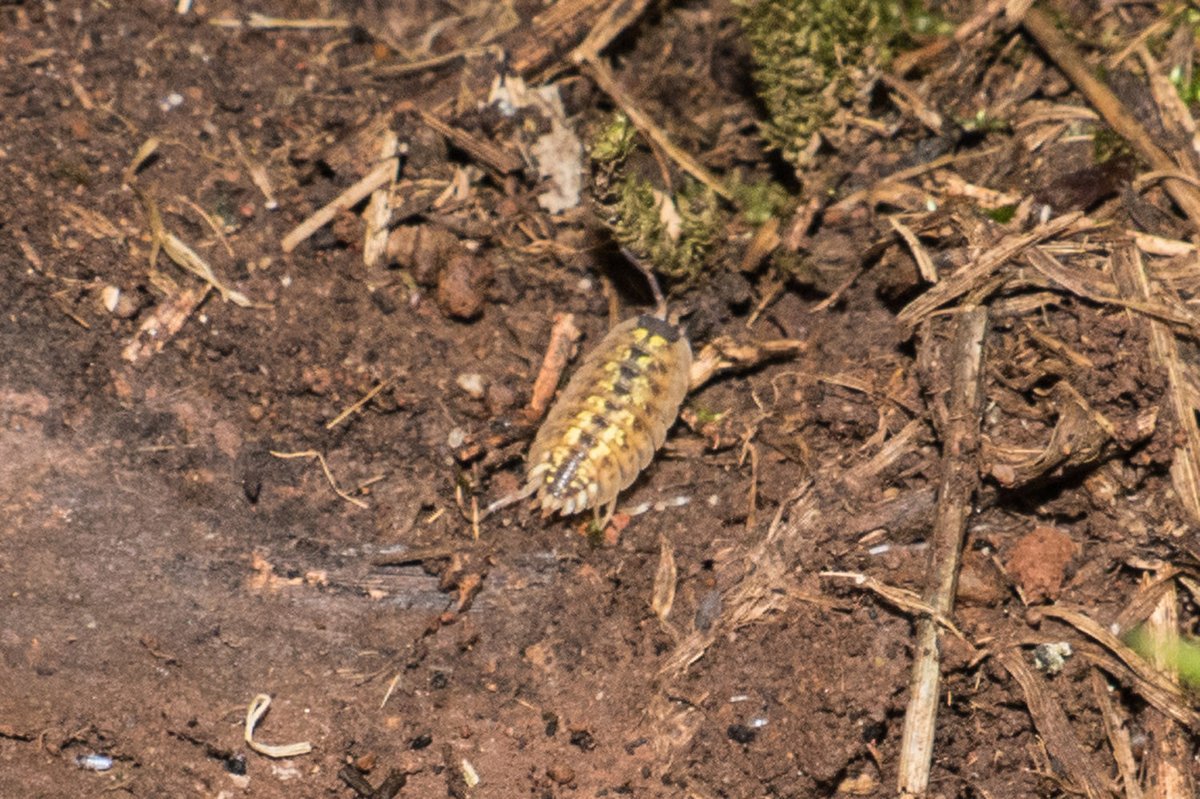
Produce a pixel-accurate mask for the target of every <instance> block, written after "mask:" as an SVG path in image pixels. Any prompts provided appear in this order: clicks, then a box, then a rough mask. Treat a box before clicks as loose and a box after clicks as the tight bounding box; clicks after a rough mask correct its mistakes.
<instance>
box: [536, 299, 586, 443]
mask: <svg viewBox="0 0 1200 799" xmlns="http://www.w3.org/2000/svg"><path fill="white" fill-rule="evenodd" d="M579 335H580V334H579V328H577V327H575V316H574V315H573V314H569V313H565V314H564V313H560V314H555V316H554V327H553V328H551V330H550V344H549V345H548V346H547V347H546V355H545V357H543V358H542V368H541V369H539V370H538V374H537V378H536V379H535V380H534V381H533V394H532V396H530V398H529V409H528V414H529V417H530V419H533V420H536V419H540V418H542V414H544V413H545V412H546V408H548V407H549V406H550V400H552V399H554V390H555V389H556V388H558V381H559V379H560V378H561V377H562V373H563V370H564V369H566V368H567V361H569V360H570V359H571V350H572V349H574V347H575V342H576V341H578V340H579Z"/></svg>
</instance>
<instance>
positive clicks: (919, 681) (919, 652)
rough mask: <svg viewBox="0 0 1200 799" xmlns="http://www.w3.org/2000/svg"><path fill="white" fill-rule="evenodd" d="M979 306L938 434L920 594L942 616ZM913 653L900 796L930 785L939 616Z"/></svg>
mask: <svg viewBox="0 0 1200 799" xmlns="http://www.w3.org/2000/svg"><path fill="white" fill-rule="evenodd" d="M987 323H988V311H987V308H986V307H971V308H968V309H966V310H964V311H963V313H962V315H961V316H960V317H959V320H958V326H957V329H956V330H955V332H954V341H953V343H952V345H951V347H952V348H951V350H950V352H949V354H948V358H947V360H948V361H949V362H950V363H951V364H953V369H954V374H953V378H952V380H951V384H950V413H949V416H948V422H947V425H946V430H945V432H944V434H943V441H944V442H945V443H944V446H943V448H942V480H941V487H940V490H939V491H938V507H937V516H936V518H935V520H934V527H933V534H932V536H931V540H930V552H929V568H928V570H927V572H926V573H927V574H928V575H929V578H928V581H927V583H926V587H925V597H924V599H925V601H926V603H927V604H929V605H930V606H931V607H933V608H934V609H935V610H936V611H937V613H938V615H940V616H949V615H950V612H951V610H953V608H954V592H955V589H956V588H957V586H958V566H959V559H960V556H961V553H962V545H963V539H964V538H965V535H966V529H967V516H968V514H970V512H971V498H972V496H973V495H974V493H975V489H976V487H977V486H978V484H979V471H978V469H977V467H976V465H975V453H976V450H977V449H978V447H979V424H980V416H981V414H982V410H983V402H982V400H983V351H984V346H983V345H984V338H985V336H986V333H987ZM916 626H917V640H916V647H915V652H916V659H915V661H914V662H913V671H912V680H911V682H910V683H909V700H908V712H907V714H906V716H905V719H904V734H903V737H902V740H901V748H900V767H899V779H898V780H897V787H898V790H899V792H900V793H901V794H902V795H918V796H919V795H922V794H924V793H925V791H926V789H927V788H928V787H929V768H930V765H931V763H932V762H933V735H934V728H935V725H936V722H937V705H938V693H939V684H940V676H941V675H940V668H939V656H938V622H937V620H936V619H935V618H932V617H924V618H921V619H919V620H918V621H917V625H916Z"/></svg>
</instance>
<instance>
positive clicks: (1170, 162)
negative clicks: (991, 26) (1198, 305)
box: [1021, 8, 1200, 230]
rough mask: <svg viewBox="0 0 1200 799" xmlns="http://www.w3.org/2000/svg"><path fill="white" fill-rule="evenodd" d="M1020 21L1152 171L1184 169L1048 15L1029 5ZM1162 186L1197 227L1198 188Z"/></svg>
mask: <svg viewBox="0 0 1200 799" xmlns="http://www.w3.org/2000/svg"><path fill="white" fill-rule="evenodd" d="M1021 24H1022V25H1023V26H1024V27H1025V30H1027V31H1028V32H1029V34H1030V35H1031V36H1033V38H1034V39H1036V40H1037V43H1038V45H1039V46H1040V47H1041V48H1042V49H1043V50H1044V51H1045V52H1046V55H1048V56H1050V59H1051V60H1052V61H1053V62H1054V63H1055V65H1057V66H1058V68H1059V69H1061V70H1062V71H1063V74H1065V75H1066V76H1067V78H1068V79H1070V81H1071V82H1072V83H1073V84H1075V86H1076V88H1078V89H1079V91H1080V92H1082V93H1083V96H1084V97H1086V98H1087V100H1088V102H1089V103H1091V104H1092V106H1093V107H1094V108H1095V109H1096V111H1098V112H1099V113H1100V116H1101V117H1103V118H1104V121H1105V122H1107V123H1108V124H1109V126H1110V127H1111V128H1112V129H1113V130H1115V131H1116V132H1117V134H1118V135H1119V136H1120V137H1121V138H1123V139H1125V140H1126V141H1128V142H1129V143H1130V144H1131V145H1132V146H1133V148H1134V149H1135V150H1137V152H1138V154H1139V155H1141V156H1142V157H1143V158H1145V159H1146V160H1147V161H1149V162H1150V165H1151V166H1152V167H1153V168H1154V169H1155V170H1158V171H1162V172H1177V171H1179V170H1180V169H1181V168H1183V169H1186V166H1187V162H1186V161H1184V162H1183V163H1176V160H1175V159H1174V158H1172V157H1171V156H1170V155H1169V154H1167V152H1166V151H1165V150H1163V149H1162V148H1161V147H1159V146H1158V145H1157V144H1155V143H1154V137H1153V136H1151V135H1150V133H1149V131H1147V130H1146V129H1145V128H1144V127H1143V126H1142V124H1141V123H1140V122H1138V121H1137V119H1136V118H1134V116H1133V114H1132V113H1130V111H1129V109H1128V108H1126V107H1125V105H1124V104H1123V103H1122V102H1121V101H1120V100H1119V99H1117V96H1116V95H1115V94H1113V93H1112V91H1111V90H1110V89H1109V88H1108V86H1106V85H1105V84H1104V83H1103V82H1102V81H1101V80H1100V79H1098V78H1097V77H1095V73H1094V70H1093V68H1092V67H1091V66H1090V65H1088V63H1087V62H1086V61H1084V59H1083V56H1082V55H1081V54H1080V53H1079V51H1078V50H1076V49H1075V48H1074V47H1073V46H1072V45H1071V43H1070V42H1069V41H1067V37H1066V36H1064V35H1063V34H1062V32H1061V31H1059V29H1058V28H1057V27H1056V26H1055V24H1054V21H1053V20H1052V19H1050V17H1048V16H1046V14H1044V13H1043V12H1042V11H1040V10H1038V9H1036V8H1031V9H1029V10H1028V11H1026V12H1025V16H1024V18H1023V19H1022V20H1021ZM1163 185H1164V187H1165V188H1166V190H1167V193H1168V194H1170V195H1171V199H1173V200H1174V201H1175V202H1176V204H1178V206H1179V208H1180V209H1181V210H1182V211H1183V212H1184V213H1185V214H1186V215H1187V217H1188V219H1189V220H1191V222H1192V225H1193V226H1194V227H1195V228H1197V229H1198V230H1200V191H1198V190H1197V189H1196V187H1195V186H1193V185H1191V184H1190V183H1187V182H1184V181H1180V180H1168V181H1166V182H1165V183H1164V184H1163Z"/></svg>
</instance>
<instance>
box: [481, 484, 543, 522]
mask: <svg viewBox="0 0 1200 799" xmlns="http://www.w3.org/2000/svg"><path fill="white" fill-rule="evenodd" d="M537 490H538V484H537V481H535V480H530V481H529V482H527V483H526V484H525V485H524V486H522V487H521V490H520V491H514V492H513V493H511V494H509V495H508V496H504V497H500V499H498V500H496V501H495V502H493V503H492V504H491V505H488V506H487V507H486V508H484V509H483V513H481V514H479V521H483V520H484V519H486V518H487V517H489V516H491V515H492V514H493V513H495V512H496V511H498V510H500V509H502V508H507V507H508V506H509V505H512V504H513V503H514V502H520V501H521V500H523V499H525V498H526V497H531V496H533V494H534V492H536V491H537Z"/></svg>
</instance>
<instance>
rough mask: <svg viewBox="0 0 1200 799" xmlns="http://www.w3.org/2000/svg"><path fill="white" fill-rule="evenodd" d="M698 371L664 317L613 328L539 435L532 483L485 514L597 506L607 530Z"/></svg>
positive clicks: (531, 458)
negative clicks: (524, 502) (517, 506)
mask: <svg viewBox="0 0 1200 799" xmlns="http://www.w3.org/2000/svg"><path fill="white" fill-rule="evenodd" d="M691 367H692V348H691V345H690V344H689V343H688V340H687V337H686V336H685V335H684V333H683V331H682V330H680V329H679V328H678V327H676V326H675V325H673V324H671V323H670V322H668V321H666V320H665V319H662V318H660V317H658V316H650V315H643V316H637V317H634V318H633V319H628V320H626V321H625V322H622V323H621V324H619V325H617V326H616V327H614V328H613V329H612V330H610V331H609V332H608V334H607V335H606V336H605V337H604V338H603V339H601V341H600V343H599V344H597V345H596V347H595V348H594V349H593V350H592V351H591V352H590V353H589V354H588V355H587V357H585V358H584V360H583V362H582V363H581V364H580V366H579V368H578V369H576V371H575V374H574V375H573V376H572V377H571V379H570V380H569V381H568V382H567V387H566V388H565V389H564V390H563V392H562V394H561V396H560V397H559V398H558V401H557V402H556V403H555V404H554V406H553V407H552V408H551V410H550V413H549V414H548V415H547V416H546V420H545V421H544V422H543V423H542V426H541V428H540V429H539V430H538V433H537V436H536V437H535V438H534V441H533V445H532V446H531V447H530V448H529V454H528V456H527V458H526V467H527V471H526V482H525V485H524V486H523V487H522V488H521V489H520V490H519V491H518V492H516V493H515V494H512V495H510V496H507V497H504V498H502V499H500V500H497V501H496V502H494V503H492V505H491V506H489V507H488V509H487V511H486V513H488V514H490V513H491V512H492V511H494V510H498V509H499V508H501V507H504V506H505V505H509V504H512V503H513V502H516V501H519V500H521V499H524V498H525V497H529V496H532V495H533V494H537V502H538V504H539V505H540V506H541V508H542V515H544V516H545V515H549V514H551V513H554V512H555V511H558V512H559V514H561V515H563V516H569V515H571V514H573V513H578V512H579V511H583V510H587V509H588V508H591V509H593V511H594V512H595V515H596V519H597V521H598V522H600V527H601V528H603V527H605V526H607V524H608V521H609V520H610V519H611V518H612V515H613V511H614V510H615V508H616V504H617V495H618V494H620V492H621V491H623V490H625V489H626V488H628V487H629V485H630V484H631V483H632V482H633V481H634V480H635V479H636V478H637V476H638V474H639V473H640V472H641V471H642V469H644V468H646V466H648V465H649V464H650V461H651V460H652V459H653V458H654V453H655V452H656V451H657V450H658V448H659V447H660V446H662V443H663V441H665V440H666V437H667V431H668V430H669V429H670V427H671V425H672V424H674V423H675V417H676V416H678V415H679V406H680V405H681V404H682V403H683V399H684V397H685V396H686V395H687V391H688V383H689V380H690V375H691ZM601 507H603V508H604V509H605V515H604V518H603V521H602V522H601V520H600V509H601Z"/></svg>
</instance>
